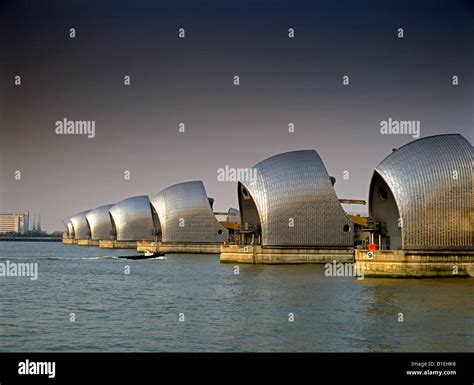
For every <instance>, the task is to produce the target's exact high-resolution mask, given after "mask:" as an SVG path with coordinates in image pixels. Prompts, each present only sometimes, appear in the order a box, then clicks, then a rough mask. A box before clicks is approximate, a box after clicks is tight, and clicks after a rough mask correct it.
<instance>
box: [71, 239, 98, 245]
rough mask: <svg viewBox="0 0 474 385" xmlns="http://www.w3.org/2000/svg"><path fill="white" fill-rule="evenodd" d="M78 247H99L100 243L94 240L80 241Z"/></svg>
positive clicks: (77, 242)
mask: <svg viewBox="0 0 474 385" xmlns="http://www.w3.org/2000/svg"><path fill="white" fill-rule="evenodd" d="M76 245H78V246H99V241H93V240H92V239H78V240H77V241H76Z"/></svg>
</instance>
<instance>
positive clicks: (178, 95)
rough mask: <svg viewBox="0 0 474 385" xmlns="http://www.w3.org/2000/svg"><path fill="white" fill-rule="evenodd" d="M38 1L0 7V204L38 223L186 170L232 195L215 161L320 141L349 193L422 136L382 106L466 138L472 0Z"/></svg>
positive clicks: (214, 192) (253, 157) (425, 132)
mask: <svg viewBox="0 0 474 385" xmlns="http://www.w3.org/2000/svg"><path fill="white" fill-rule="evenodd" d="M44 3H45V2H26V1H3V2H2V3H1V5H0V44H1V45H0V47H1V54H0V211H2V212H13V211H24V210H29V211H31V212H32V213H36V214H41V217H42V225H43V228H45V229H46V230H50V231H51V230H61V229H62V224H61V220H67V219H68V218H69V217H71V216H72V215H74V214H76V213H77V212H79V211H82V210H84V209H91V208H95V207H97V206H99V205H102V204H107V203H114V202H116V201H119V200H121V199H124V198H126V197H129V196H132V195H139V194H148V195H150V196H153V195H155V194H156V193H157V192H159V191H160V190H162V189H163V188H165V187H167V186H169V185H171V184H174V183H178V182H182V181H187V180H198V179H201V180H203V182H204V184H205V186H206V189H207V192H208V195H209V196H212V197H214V198H215V206H214V207H215V209H217V210H227V209H228V208H229V207H238V206H237V193H236V189H237V187H236V184H235V183H232V182H219V181H218V180H217V169H219V168H221V167H222V168H223V167H225V166H226V165H228V166H229V167H236V168H237V167H250V166H253V165H254V164H255V163H257V162H258V161H260V160H263V159H265V158H267V157H269V156H271V155H275V154H277V153H280V152H285V151H291V150H298V149H315V150H316V151H318V153H319V154H320V156H321V158H322V159H323V161H324V163H325V164H326V167H327V169H328V172H329V174H330V175H333V176H335V177H336V179H337V182H336V185H335V188H336V192H337V194H338V196H339V197H340V198H356V199H367V195H368V185H369V181H370V177H371V175H372V172H373V169H374V168H375V167H376V166H377V164H378V163H379V162H380V161H381V160H382V159H383V158H384V157H385V156H387V155H388V154H389V153H390V152H391V151H392V149H393V148H396V147H399V146H401V145H403V144H405V143H408V142H409V141H411V140H414V139H413V138H412V137H411V136H409V135H381V134H380V121H381V120H386V119H388V118H392V119H394V120H419V121H420V126H421V137H424V136H429V135H435V134H442V133H460V134H462V135H464V136H465V137H466V138H467V139H468V140H469V141H470V142H471V143H474V128H473V127H474V125H473V72H474V60H473V59H474V53H473V51H474V49H473V41H474V33H473V31H474V30H473V28H474V8H473V6H472V2H469V1H439V2H438V1H437V2H433V1H426V2H423V1H422V2H416V4H413V3H415V2H412V1H406V0H402V1H386V2H381V1H357V2H355V1H337V2H332V1H325V2H323V1H319V2H318V1H295V0H291V1H234V2H223V1H123V0H119V1H108V2H107V1H105V2H101V4H97V3H98V2H97V1H86V0H83V1H67V2H64V1H59V0H58V1H49V2H47V4H44ZM223 3H225V4H223ZM333 3H336V4H333ZM70 28H75V29H76V37H75V38H70V37H69V31H70ZM179 28H185V33H186V37H185V38H184V39H180V38H179V37H178V29H179ZM289 28H294V30H295V37H294V38H293V39H290V38H289V37H288V29H289ZM398 28H403V29H404V38H398V36H397V29H398ZM17 75H19V76H21V86H17V85H15V83H14V82H15V76H17ZM126 75H129V76H130V77H131V84H130V85H129V86H126V85H124V76H126ZM235 75H238V76H239V77H240V85H239V86H235V85H234V84H233V80H234V76H235ZM345 75H348V76H349V82H350V83H349V85H348V86H345V85H343V78H342V77H343V76H345ZM453 75H457V76H458V77H459V85H457V86H453V84H452V77H453ZM63 118H67V119H70V120H94V121H95V125H96V133H95V134H96V136H95V138H93V139H88V138H87V137H86V136H74V135H63V136H60V135H56V133H55V122H56V121H57V120H62V119H63ZM180 122H183V123H185V133H179V132H178V124H179V123H180ZM290 122H292V123H294V124H295V132H294V133H289V132H288V124H289V123H290ZM16 170H19V171H21V179H20V180H15V171H16ZM126 170H129V171H130V177H131V178H130V180H124V171H126ZM345 170H347V171H349V179H347V180H344V179H343V172H344V171H345ZM345 208H346V209H348V210H349V211H361V212H363V211H365V210H366V208H364V207H363V206H349V207H347V206H345Z"/></svg>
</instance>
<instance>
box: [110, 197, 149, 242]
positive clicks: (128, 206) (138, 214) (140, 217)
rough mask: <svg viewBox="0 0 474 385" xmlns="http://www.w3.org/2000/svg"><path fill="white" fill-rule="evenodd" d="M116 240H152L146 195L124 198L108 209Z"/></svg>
mask: <svg viewBox="0 0 474 385" xmlns="http://www.w3.org/2000/svg"><path fill="white" fill-rule="evenodd" d="M109 212H110V214H111V216H112V221H113V222H112V226H113V227H114V230H115V232H116V238H115V239H116V240H118V241H140V240H154V233H155V231H156V230H155V225H154V222H153V216H152V210H151V205H150V200H149V199H148V196H146V195H139V196H134V197H131V198H127V199H124V200H122V201H120V202H118V203H117V204H115V205H114V206H112V207H111V208H110V209H109Z"/></svg>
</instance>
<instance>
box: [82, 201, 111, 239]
mask: <svg viewBox="0 0 474 385" xmlns="http://www.w3.org/2000/svg"><path fill="white" fill-rule="evenodd" d="M112 206H113V205H104V206H100V207H97V208H96V209H94V210H92V211H89V212H88V213H87V215H86V218H87V221H88V222H89V226H90V228H91V239H92V240H95V241H98V240H101V239H102V240H108V239H111V237H112V235H113V230H112V219H111V218H110V213H109V209H110V208H111V207H112Z"/></svg>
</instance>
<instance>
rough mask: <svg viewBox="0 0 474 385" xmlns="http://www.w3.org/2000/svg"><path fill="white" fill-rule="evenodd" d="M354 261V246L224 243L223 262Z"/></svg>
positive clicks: (292, 262) (290, 262)
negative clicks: (283, 245)
mask: <svg viewBox="0 0 474 385" xmlns="http://www.w3.org/2000/svg"><path fill="white" fill-rule="evenodd" d="M334 260H335V261H337V262H353V261H354V254H353V249H352V248H339V249H329V248H326V249H314V248H279V247H262V246H252V245H248V246H243V245H222V246H221V250H220V261H221V262H234V263H265V264H296V263H327V262H332V261H334Z"/></svg>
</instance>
